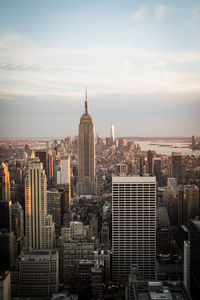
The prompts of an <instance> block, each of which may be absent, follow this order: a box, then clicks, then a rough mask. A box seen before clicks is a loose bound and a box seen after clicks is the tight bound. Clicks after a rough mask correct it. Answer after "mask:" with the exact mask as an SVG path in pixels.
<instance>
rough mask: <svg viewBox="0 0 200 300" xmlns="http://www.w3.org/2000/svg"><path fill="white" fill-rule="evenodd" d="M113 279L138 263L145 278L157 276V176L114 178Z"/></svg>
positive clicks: (124, 273)
mask: <svg viewBox="0 0 200 300" xmlns="http://www.w3.org/2000/svg"><path fill="white" fill-rule="evenodd" d="M112 233H113V236H112V247H113V279H114V280H115V281H117V280H118V278H119V277H124V276H125V277H127V276H128V275H129V273H130V268H131V265H132V264H137V265H138V266H139V268H140V274H141V276H142V278H144V279H151V280H152V279H154V278H155V260H156V178H155V177H150V176H144V177H142V176H132V177H131V176H130V177H129V176H122V177H113V178H112Z"/></svg>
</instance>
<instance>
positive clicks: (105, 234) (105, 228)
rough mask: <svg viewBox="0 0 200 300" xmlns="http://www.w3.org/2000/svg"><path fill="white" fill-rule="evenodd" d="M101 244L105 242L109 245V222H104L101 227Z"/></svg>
mask: <svg viewBox="0 0 200 300" xmlns="http://www.w3.org/2000/svg"><path fill="white" fill-rule="evenodd" d="M101 244H104V245H106V246H109V244H110V240H109V225H108V223H107V222H103V223H102V227H101Z"/></svg>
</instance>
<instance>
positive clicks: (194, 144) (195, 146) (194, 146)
mask: <svg viewBox="0 0 200 300" xmlns="http://www.w3.org/2000/svg"><path fill="white" fill-rule="evenodd" d="M196 149H197V137H196V136H195V135H193V136H192V150H196Z"/></svg>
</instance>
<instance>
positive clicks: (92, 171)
mask: <svg viewBox="0 0 200 300" xmlns="http://www.w3.org/2000/svg"><path fill="white" fill-rule="evenodd" d="M78 148H79V149H78V153H79V165H78V182H77V193H78V194H79V195H92V194H96V192H97V187H96V162H95V139H94V121H93V119H92V117H91V116H90V115H89V113H88V100H87V93H86V99H85V112H84V114H83V115H82V117H81V119H80V124H79V136H78Z"/></svg>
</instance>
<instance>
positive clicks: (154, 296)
mask: <svg viewBox="0 0 200 300" xmlns="http://www.w3.org/2000/svg"><path fill="white" fill-rule="evenodd" d="M128 299H129V300H161V299H165V300H177V299H184V300H192V299H191V297H190V295H189V293H188V292H187V290H186V289H185V287H184V285H183V283H182V282H180V281H140V280H137V281H134V280H133V281H132V282H130V295H129V297H128Z"/></svg>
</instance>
